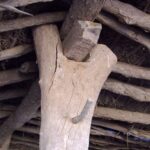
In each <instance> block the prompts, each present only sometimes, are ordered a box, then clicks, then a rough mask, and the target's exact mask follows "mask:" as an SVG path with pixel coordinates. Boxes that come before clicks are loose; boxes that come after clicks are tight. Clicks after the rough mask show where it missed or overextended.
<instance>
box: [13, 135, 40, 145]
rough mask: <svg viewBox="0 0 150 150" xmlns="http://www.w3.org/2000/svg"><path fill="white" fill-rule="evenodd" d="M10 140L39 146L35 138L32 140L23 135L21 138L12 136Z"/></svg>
mask: <svg viewBox="0 0 150 150" xmlns="http://www.w3.org/2000/svg"><path fill="white" fill-rule="evenodd" d="M12 140H14V141H22V142H28V143H34V144H37V145H38V144H39V142H38V140H37V138H32V137H29V136H25V135H23V136H18V135H13V136H12Z"/></svg>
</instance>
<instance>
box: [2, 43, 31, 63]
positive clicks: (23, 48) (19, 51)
mask: <svg viewBox="0 0 150 150" xmlns="http://www.w3.org/2000/svg"><path fill="white" fill-rule="evenodd" d="M32 50H33V47H32V46H31V45H20V46H16V47H13V48H10V49H6V50H4V51H0V61H2V60H6V59H11V58H17V57H20V56H23V55H25V54H27V53H29V52H31V51H32Z"/></svg>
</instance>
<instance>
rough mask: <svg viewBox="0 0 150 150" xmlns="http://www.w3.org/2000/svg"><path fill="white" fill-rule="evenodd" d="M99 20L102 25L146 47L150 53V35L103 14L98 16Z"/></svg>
mask: <svg viewBox="0 0 150 150" xmlns="http://www.w3.org/2000/svg"><path fill="white" fill-rule="evenodd" d="M97 20H98V21H99V22H101V23H102V24H104V25H106V26H108V27H110V28H112V29H113V30H115V31H117V32H118V33H120V34H122V35H124V36H126V37H128V38H130V39H132V40H133V41H135V42H138V43H140V44H142V45H144V46H145V47H147V48H148V50H149V51H150V37H149V35H148V34H146V33H144V32H142V31H140V30H137V29H135V28H133V27H130V26H127V25H125V24H122V23H120V22H118V21H117V20H116V19H115V18H113V17H112V16H110V15H106V14H105V13H101V14H100V15H98V16H97Z"/></svg>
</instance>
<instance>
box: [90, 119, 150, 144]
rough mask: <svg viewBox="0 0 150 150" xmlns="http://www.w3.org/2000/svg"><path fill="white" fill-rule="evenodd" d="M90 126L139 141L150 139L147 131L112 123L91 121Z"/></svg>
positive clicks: (149, 133)
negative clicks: (106, 129) (116, 132)
mask: <svg viewBox="0 0 150 150" xmlns="http://www.w3.org/2000/svg"><path fill="white" fill-rule="evenodd" d="M92 126H97V127H103V128H108V129H112V130H114V131H118V132H122V133H123V134H126V135H132V136H134V137H137V138H139V139H140V138H141V139H142V138H145V139H147V140H148V139H150V132H149V131H145V130H141V129H138V128H131V127H130V126H123V125H121V124H117V123H112V122H107V121H102V120H95V119H94V120H93V121H92ZM139 142H140V141H139Z"/></svg>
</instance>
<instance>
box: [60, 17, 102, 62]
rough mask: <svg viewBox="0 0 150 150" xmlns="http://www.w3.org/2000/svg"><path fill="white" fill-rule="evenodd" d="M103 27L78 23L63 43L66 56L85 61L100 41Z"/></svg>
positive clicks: (90, 23) (96, 24)
mask: <svg viewBox="0 0 150 150" xmlns="http://www.w3.org/2000/svg"><path fill="white" fill-rule="evenodd" d="M101 29H102V26H101V24H99V23H94V22H91V21H81V20H79V21H77V22H75V24H74V25H73V27H72V29H71V30H70V32H69V33H68V35H67V37H66V38H65V39H64V41H63V49H64V55H65V56H66V57H67V58H69V59H73V60H76V61H82V60H84V59H85V58H86V57H87V55H88V54H89V52H90V51H91V50H92V49H93V48H94V46H95V45H96V44H97V41H98V39H99V35H100V32H101Z"/></svg>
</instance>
